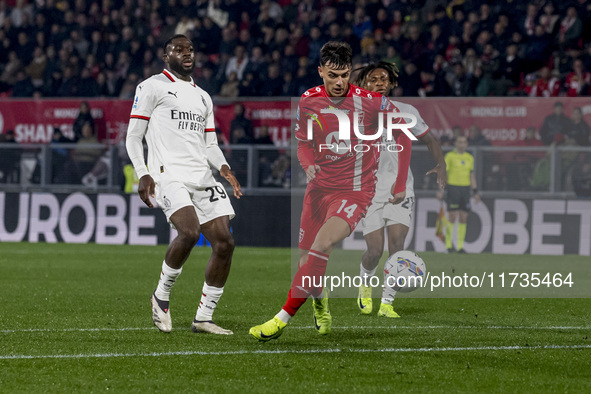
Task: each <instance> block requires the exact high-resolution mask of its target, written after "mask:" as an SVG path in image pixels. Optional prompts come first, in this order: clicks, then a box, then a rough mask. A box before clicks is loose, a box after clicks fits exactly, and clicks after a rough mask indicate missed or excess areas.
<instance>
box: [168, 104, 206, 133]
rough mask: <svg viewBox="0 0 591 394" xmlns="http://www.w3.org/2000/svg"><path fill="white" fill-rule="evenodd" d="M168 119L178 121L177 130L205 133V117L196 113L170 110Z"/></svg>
mask: <svg viewBox="0 0 591 394" xmlns="http://www.w3.org/2000/svg"><path fill="white" fill-rule="evenodd" d="M170 118H171V119H172V120H177V121H178V129H179V130H188V131H197V132H200V133H203V132H205V117H204V116H203V115H200V114H198V113H195V112H192V111H179V110H176V109H171V110H170Z"/></svg>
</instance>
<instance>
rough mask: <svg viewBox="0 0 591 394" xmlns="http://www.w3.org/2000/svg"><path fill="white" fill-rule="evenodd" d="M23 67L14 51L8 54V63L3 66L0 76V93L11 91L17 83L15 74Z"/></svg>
mask: <svg viewBox="0 0 591 394" xmlns="http://www.w3.org/2000/svg"><path fill="white" fill-rule="evenodd" d="M22 67H23V65H22V63H21V61H20V59H19V58H18V56H17V54H16V52H15V51H10V52H8V63H7V64H6V65H5V66H4V71H3V72H2V75H0V84H1V85H0V87H1V89H0V90H1V91H6V90H10V89H12V87H13V86H14V84H15V83H16V81H17V73H18V71H19V70H21V69H22Z"/></svg>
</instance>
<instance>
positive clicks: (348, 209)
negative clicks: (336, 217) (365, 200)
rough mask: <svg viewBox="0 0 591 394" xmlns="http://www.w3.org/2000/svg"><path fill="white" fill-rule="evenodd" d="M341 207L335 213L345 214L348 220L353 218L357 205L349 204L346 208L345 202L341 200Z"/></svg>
mask: <svg viewBox="0 0 591 394" xmlns="http://www.w3.org/2000/svg"><path fill="white" fill-rule="evenodd" d="M341 201H342V203H341V206H340V207H339V209H338V210H337V213H341V212H345V213H346V214H347V217H348V218H351V217H353V215H354V214H355V210H356V209H357V204H351V205H349V206H348V207H347V206H346V205H347V202H348V201H347V200H341Z"/></svg>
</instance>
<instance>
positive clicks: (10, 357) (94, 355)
mask: <svg viewBox="0 0 591 394" xmlns="http://www.w3.org/2000/svg"><path fill="white" fill-rule="evenodd" d="M564 349H569V350H573V349H591V345H545V346H481V347H476V346H475V347H441V348H438V347H428V348H386V349H340V348H336V349H311V350H236V351H225V352H202V351H182V352H162V353H157V352H153V353H90V354H40V355H28V354H14V355H1V356H0V360H31V359H81V358H119V357H168V356H230V355H242V354H318V353H431V352H462V351H480V350H491V351H502V350H564Z"/></svg>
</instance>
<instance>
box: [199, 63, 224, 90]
mask: <svg viewBox="0 0 591 394" xmlns="http://www.w3.org/2000/svg"><path fill="white" fill-rule="evenodd" d="M195 83H196V84H197V86H199V87H200V88H201V89H203V90H205V91H206V92H207V93H209V94H210V95H211V96H214V95H216V94H218V92H219V85H218V81H217V79H215V77H214V75H213V69H212V68H211V66H209V65H205V66H204V67H203V69H202V73H201V77H200V78H197V79H196V80H195Z"/></svg>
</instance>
